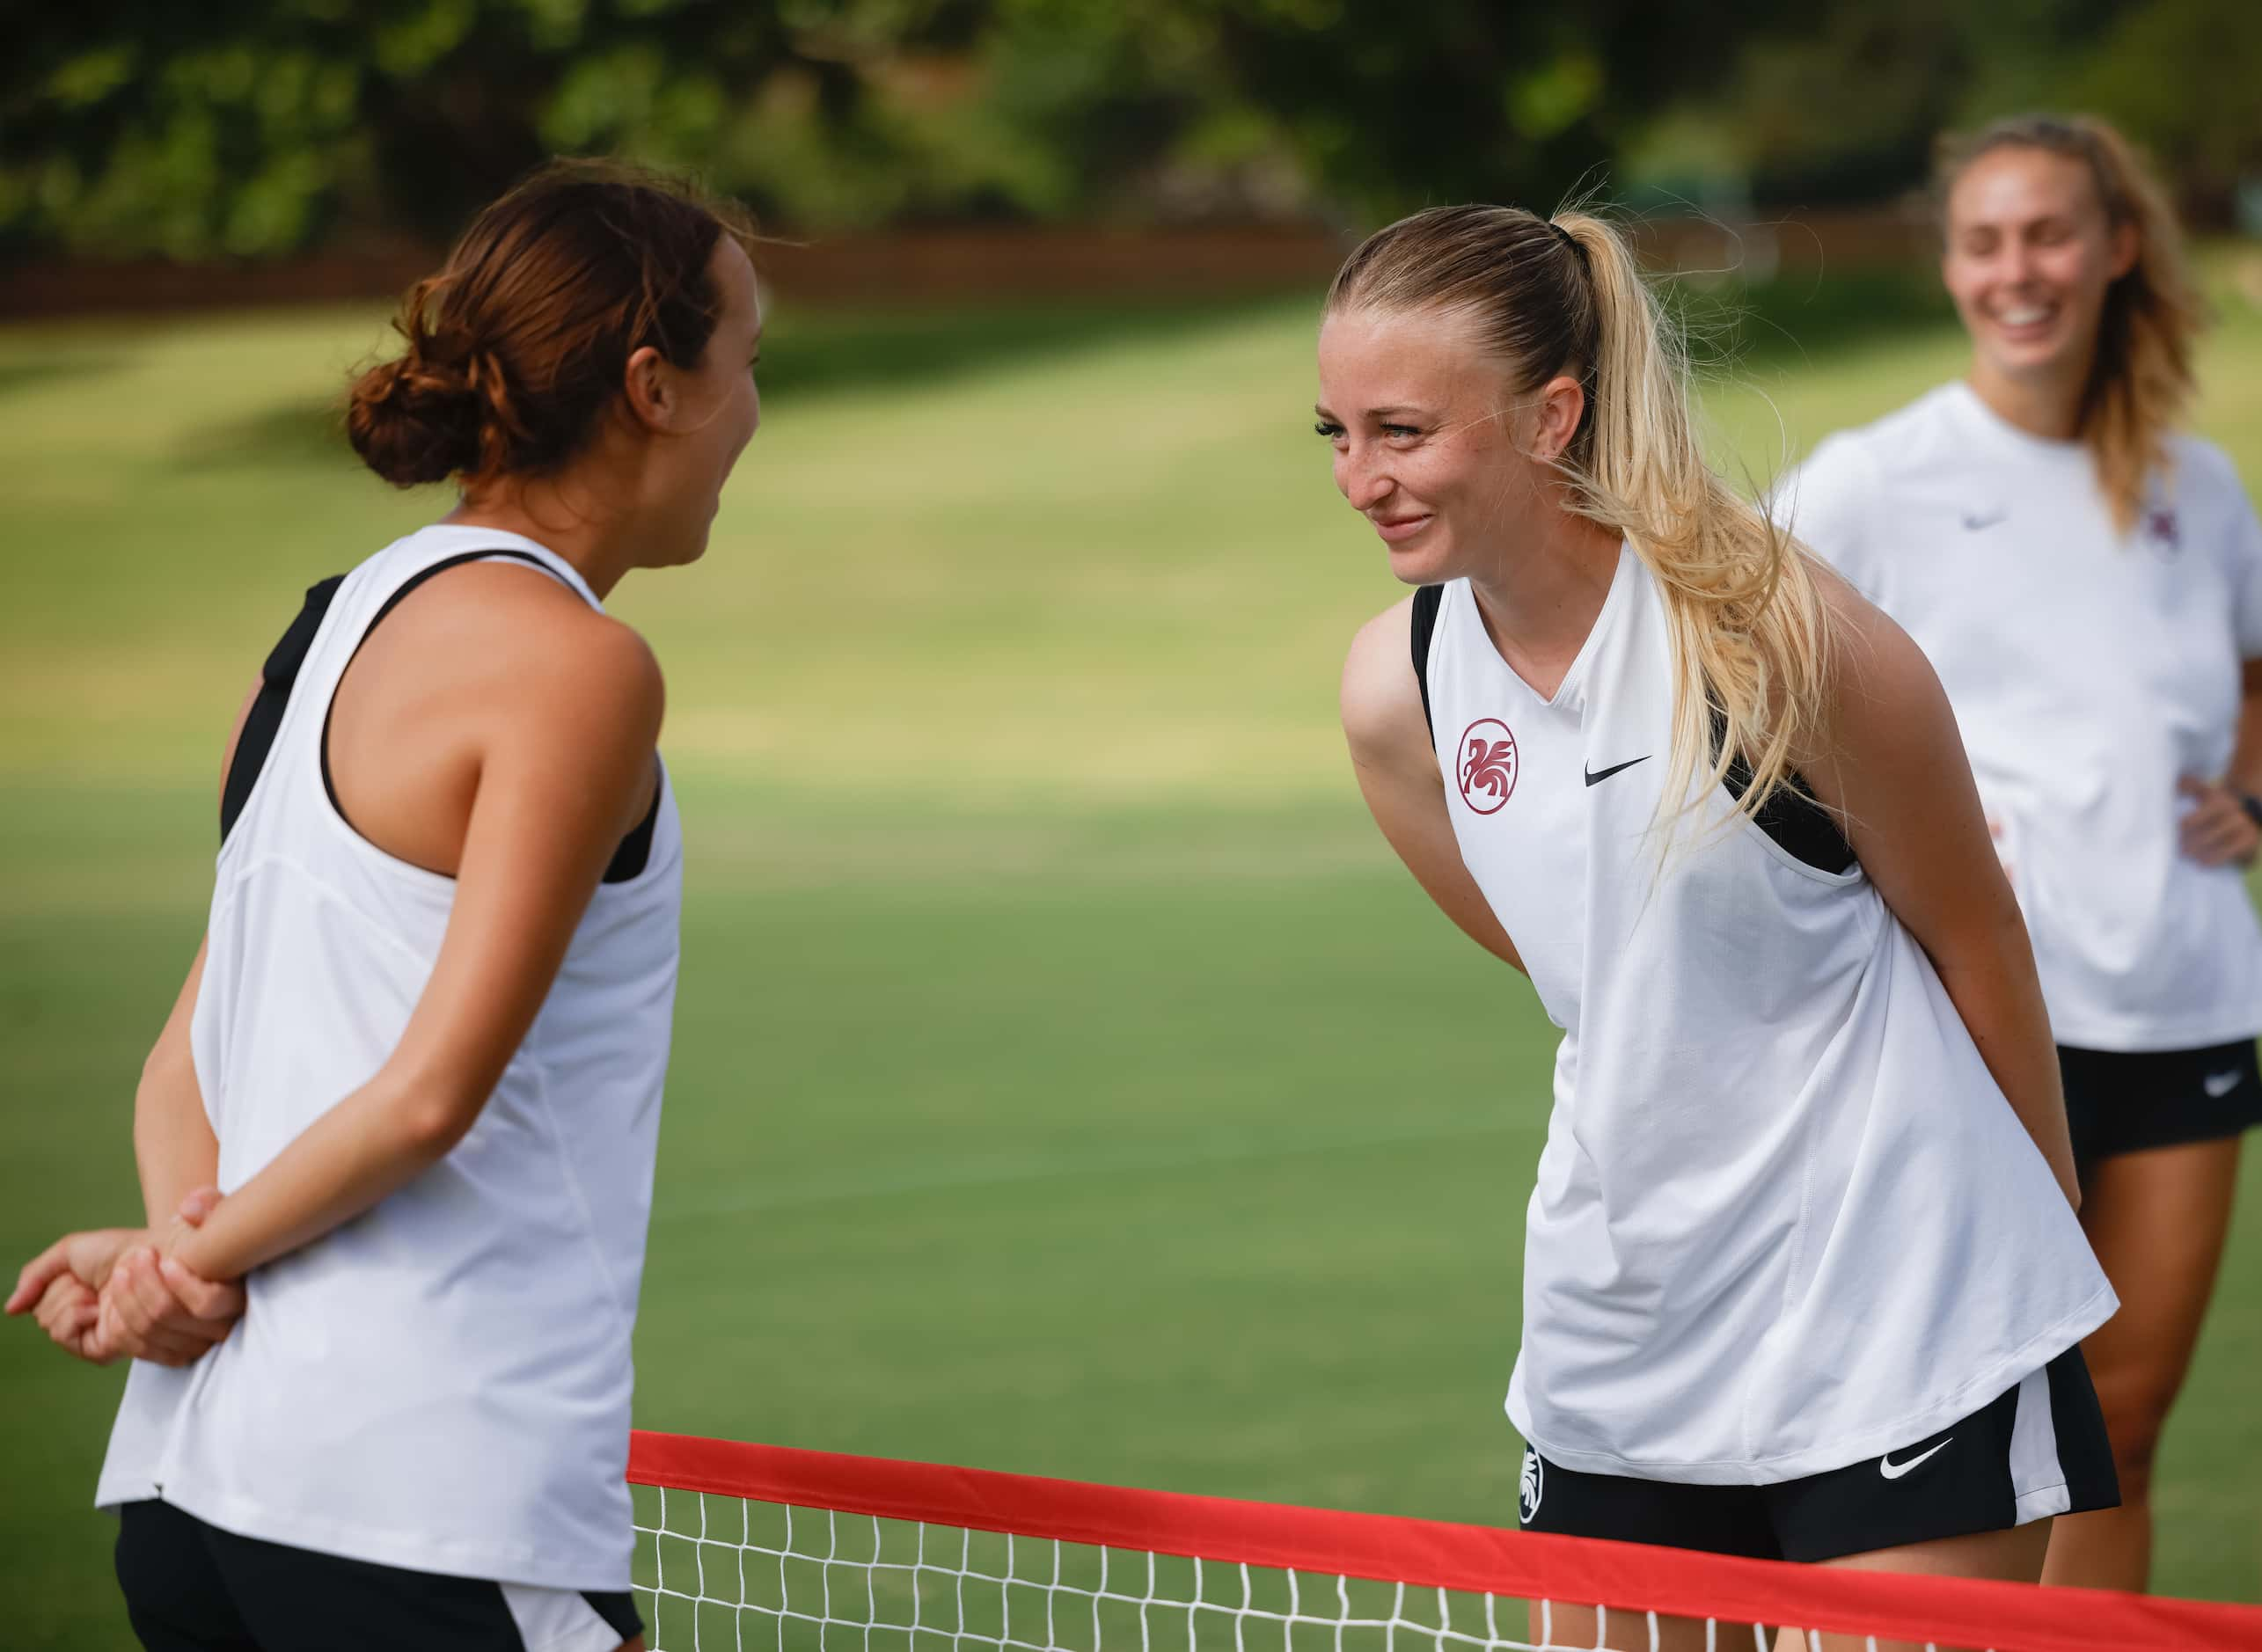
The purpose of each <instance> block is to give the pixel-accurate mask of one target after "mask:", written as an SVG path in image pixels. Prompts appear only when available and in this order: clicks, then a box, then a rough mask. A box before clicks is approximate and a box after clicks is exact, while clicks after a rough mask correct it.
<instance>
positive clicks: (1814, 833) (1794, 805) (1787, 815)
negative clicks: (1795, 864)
mask: <svg viewBox="0 0 2262 1652" xmlns="http://www.w3.org/2000/svg"><path fill="white" fill-rule="evenodd" d="M1709 709H1710V711H1711V713H1712V744H1711V752H1712V761H1714V762H1716V763H1717V762H1718V761H1719V760H1720V742H1721V741H1722V740H1723V739H1724V737H1725V736H1726V735H1727V733H1728V713H1725V712H1724V711H1722V710H1721V709H1720V707H1719V706H1718V705H1712V706H1710V707H1709ZM1722 783H1723V785H1724V786H1726V788H1727V792H1728V795H1729V796H1730V797H1732V798H1734V799H1735V800H1737V801H1738V802H1741V801H1742V800H1743V798H1744V793H1746V791H1748V790H1749V789H1750V787H1751V784H1752V765H1751V764H1748V763H1746V762H1745V761H1744V754H1743V753H1742V752H1740V751H1739V752H1738V753H1737V754H1736V755H1735V756H1734V757H1731V759H1730V760H1729V763H1728V772H1727V775H1726V776H1725V777H1724V780H1723V782H1722ZM1752 818H1753V824H1754V825H1756V826H1757V827H1758V828H1759V829H1760V830H1761V831H1763V832H1765V833H1766V834H1767V835H1768V837H1772V838H1773V839H1775V846H1776V847H1777V848H1778V849H1781V850H1782V851H1783V853H1785V854H1787V855H1789V856H1790V858H1791V859H1794V860H1797V861H1799V862H1801V863H1803V864H1804V865H1806V866H1812V867H1813V868H1815V870H1817V871H1818V872H1834V873H1838V872H1850V871H1852V870H1853V868H1854V866H1855V864H1856V858H1855V854H1854V846H1853V844H1849V843H1848V842H1847V841H1846V834H1845V833H1844V832H1842V831H1841V830H1839V829H1838V822H1836V821H1834V820H1833V819H1832V818H1831V817H1830V811H1829V810H1827V809H1826V808H1823V807H1822V805H1821V803H1820V802H1819V800H1817V799H1816V798H1815V796H1814V793H1812V791H1811V790H1810V789H1809V788H1808V786H1807V784H1806V781H1805V779H1804V777H1803V776H1801V775H1800V774H1799V773H1798V771H1797V770H1795V769H1794V770H1792V771H1790V773H1789V774H1786V775H1785V776H1784V777H1783V784H1782V785H1780V786H1776V787H1775V790H1774V791H1772V792H1770V793H1768V798H1767V800H1766V801H1765V802H1763V803H1761V805H1760V810H1759V813H1758V814H1757V815H1753V817H1752Z"/></svg>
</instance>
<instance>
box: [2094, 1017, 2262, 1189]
mask: <svg viewBox="0 0 2262 1652" xmlns="http://www.w3.org/2000/svg"><path fill="white" fill-rule="evenodd" d="M2058 1071H2059V1072H2060V1073H2061V1075H2063V1077H2064V1079H2065V1085H2066V1122H2067V1124H2068V1126H2069V1127H2070V1128H2071V1129H2072V1131H2073V1136H2074V1163H2075V1165H2076V1166H2081V1167H2083V1169H2084V1170H2086V1169H2087V1167H2088V1166H2090V1165H2093V1164H2095V1163H2097V1160H2098V1159H2111V1158H2112V1156H2113V1155H2114V1154H2116V1153H2141V1152H2142V1151H2144V1150H2145V1149H2146V1148H2148V1147H2177V1146H2180V1145H2182V1144H2185V1143H2186V1142H2212V1141H2217V1140H2220V1139H2221V1138H2222V1137H2226V1136H2236V1135H2237V1134H2239V1132H2241V1131H2242V1130H2247V1129H2252V1128H2253V1127H2254V1126H2255V1125H2257V1124H2262V1070H2258V1069H2257V1068H2256V1066H2255V1061H2254V1041H2253V1040H2252V1039H2251V1038H2244V1039H2241V1040H2239V1041H2238V1042H2236V1043H2235V1044H2210V1045H2209V1046H2207V1048H2206V1049H2156V1050H2140V1051H2136V1052H2134V1053H2124V1052H2122V1051H2119V1050H2112V1049H2074V1048H2073V1047H2072V1046H2071V1045H2068V1044H2061V1045H2059V1046H2058Z"/></svg>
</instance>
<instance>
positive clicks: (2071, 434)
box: [1964, 357, 2090, 442]
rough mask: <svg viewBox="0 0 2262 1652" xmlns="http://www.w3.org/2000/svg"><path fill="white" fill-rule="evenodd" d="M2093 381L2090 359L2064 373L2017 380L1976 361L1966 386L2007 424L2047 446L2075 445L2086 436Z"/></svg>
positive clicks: (1967, 375)
mask: <svg viewBox="0 0 2262 1652" xmlns="http://www.w3.org/2000/svg"><path fill="white" fill-rule="evenodd" d="M2089 377H2090V364H2089V361H2088V359H2087V358H2086V357H2084V358H2083V360H2082V361H2081V362H2078V363H2072V362H2069V363H2067V364H2066V365H2065V367H2064V368H2063V369H2062V370H2056V371H2051V372H2048V373H2046V374H2034V375H2030V376H2021V377H2017V378H2013V377H2011V376H2009V375H2008V374H2004V373H1999V372H1997V371H1995V369H1992V368H1990V367H1989V366H1988V365H1987V362H1984V361H1976V360H1975V361H1974V362H1973V363H1972V370H1971V371H1970V372H1969V373H1967V374H1966V375H1965V378H1964V382H1965V383H1966V384H1969V385H1970V386H1971V388H1972V393H1973V395H1975V396H1977V397H1978V398H1980V401H1981V402H1983V403H1984V404H1986V406H1987V411H1988V412H1990V413H1994V414H1995V417H1996V418H1998V419H2000V420H2002V421H2003V422H2004V423H2005V424H2008V425H2010V426H2012V427H2014V428H2017V429H2020V430H2024V432H2026V434H2027V435H2031V436H2039V437H2041V438H2042V439H2043V440H2044V441H2045V442H2071V441H2073V440H2074V439H2075V437H2076V436H2078V435H2081V434H2082V394H2083V391H2085V390H2086V389H2087V388H2088V386H2089Z"/></svg>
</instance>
